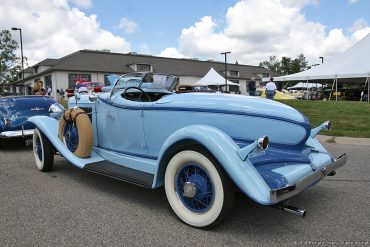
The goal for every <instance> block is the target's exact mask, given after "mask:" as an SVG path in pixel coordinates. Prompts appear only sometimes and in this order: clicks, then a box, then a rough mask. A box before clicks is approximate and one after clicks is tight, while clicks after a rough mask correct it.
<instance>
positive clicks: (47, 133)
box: [29, 73, 347, 228]
mask: <svg viewBox="0 0 370 247" xmlns="http://www.w3.org/2000/svg"><path fill="white" fill-rule="evenodd" d="M129 77H135V78H136V82H137V83H136V84H134V85H130V86H125V87H120V86H119V83H120V81H122V80H124V79H125V78H126V79H127V78H129ZM176 84H177V78H176V77H174V76H166V75H161V74H153V73H147V74H133V75H125V76H123V77H121V78H120V79H118V80H116V83H115V84H114V85H113V86H112V87H111V90H110V92H107V93H102V94H99V95H98V96H94V95H90V96H85V97H89V101H86V102H85V103H86V105H84V107H85V108H86V107H91V109H92V110H91V116H90V117H91V120H90V118H89V117H88V116H87V115H86V113H84V112H83V111H82V110H80V109H78V108H76V107H73V108H72V109H69V110H67V111H66V112H63V109H61V108H58V107H52V108H51V114H52V117H47V116H38V117H32V118H30V119H29V121H31V122H33V123H34V124H35V125H36V126H37V128H36V129H35V132H34V136H33V143H34V156H35V162H36V165H37V167H38V169H40V170H41V171H49V170H50V169H52V166H53V160H54V154H55V153H56V152H57V153H59V154H61V155H62V156H63V157H64V158H65V159H66V160H68V161H69V162H70V163H72V164H73V165H75V166H77V167H79V168H81V169H85V170H88V171H91V172H95V173H99V174H103V175H106V176H110V177H113V178H116V179H119V180H123V181H128V182H131V183H135V184H138V185H141V186H145V187H149V188H153V189H155V188H158V187H160V186H164V187H165V191H166V196H167V198H168V202H169V204H170V205H171V207H172V209H173V211H174V212H175V214H176V215H177V216H178V217H179V218H180V219H181V220H182V221H184V222H185V223H186V224H189V225H191V226H194V227H198V228H208V227H211V226H215V225H217V224H218V223H220V222H222V220H223V219H225V216H226V215H227V213H228V212H229V211H230V209H231V207H232V203H233V200H234V192H235V191H236V190H240V191H241V192H242V193H243V194H245V195H246V196H248V197H249V198H250V199H252V200H254V201H256V202H258V203H260V204H262V205H267V206H275V207H280V208H281V209H284V210H286V211H289V212H292V213H295V214H298V215H301V216H304V214H305V211H304V210H302V209H298V208H294V207H292V206H290V205H289V204H288V203H287V199H289V198H291V197H293V196H295V195H297V194H298V193H300V192H302V191H303V190H305V189H307V188H309V187H310V186H312V185H314V184H316V183H317V182H319V181H320V180H321V179H323V178H324V177H325V176H328V175H334V174H335V170H336V169H337V168H338V167H340V166H342V165H344V164H345V163H346V160H347V158H346V155H345V154H343V155H341V156H340V157H339V158H337V159H335V158H334V157H332V155H331V154H330V153H328V151H326V150H325V148H324V147H323V146H322V145H321V144H320V143H319V142H318V141H317V139H316V138H315V136H316V135H317V134H318V132H319V131H320V130H322V129H329V128H330V123H329V122H325V123H323V124H322V125H320V126H318V127H316V128H314V129H311V125H310V123H309V121H308V120H307V118H306V117H305V116H304V115H302V114H301V113H300V112H298V111H296V110H295V109H293V108H291V107H289V106H287V105H284V104H282V103H279V102H276V101H272V100H266V99H261V98H255V97H248V96H237V95H227V94H202V93H188V94H174V93H172V91H173V89H174V87H175V85H176ZM76 102H77V106H78V104H79V103H78V101H76ZM82 103H83V102H81V104H82ZM90 121H91V122H90Z"/></svg>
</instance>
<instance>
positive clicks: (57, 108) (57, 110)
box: [49, 103, 64, 119]
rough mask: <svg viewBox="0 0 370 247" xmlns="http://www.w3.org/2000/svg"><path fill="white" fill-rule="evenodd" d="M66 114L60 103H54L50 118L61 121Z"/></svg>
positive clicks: (50, 110) (50, 108)
mask: <svg viewBox="0 0 370 247" xmlns="http://www.w3.org/2000/svg"><path fill="white" fill-rule="evenodd" d="M63 113H64V107H63V106H62V105H61V104H59V103H54V104H52V105H51V106H50V107H49V114H50V117H52V118H55V119H60V117H61V116H62V115H63Z"/></svg>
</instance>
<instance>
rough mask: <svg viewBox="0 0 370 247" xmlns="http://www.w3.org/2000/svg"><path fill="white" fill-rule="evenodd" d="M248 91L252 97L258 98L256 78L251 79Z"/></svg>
mask: <svg viewBox="0 0 370 247" xmlns="http://www.w3.org/2000/svg"><path fill="white" fill-rule="evenodd" d="M248 91H249V95H250V96H256V78H254V77H252V78H251V81H250V82H249V83H248Z"/></svg>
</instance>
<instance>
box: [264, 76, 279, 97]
mask: <svg viewBox="0 0 370 247" xmlns="http://www.w3.org/2000/svg"><path fill="white" fill-rule="evenodd" d="M276 89H277V88H276V85H275V83H274V78H272V77H271V78H270V81H269V82H268V83H267V84H266V99H274V95H275V91H276Z"/></svg>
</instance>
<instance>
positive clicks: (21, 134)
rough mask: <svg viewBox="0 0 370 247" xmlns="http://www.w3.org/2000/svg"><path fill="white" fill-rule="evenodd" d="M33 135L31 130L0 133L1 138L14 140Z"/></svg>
mask: <svg viewBox="0 0 370 247" xmlns="http://www.w3.org/2000/svg"><path fill="white" fill-rule="evenodd" d="M31 135H33V129H31V130H24V129H22V130H14V131H3V132H1V133H0V138H12V137H25V136H31Z"/></svg>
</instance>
